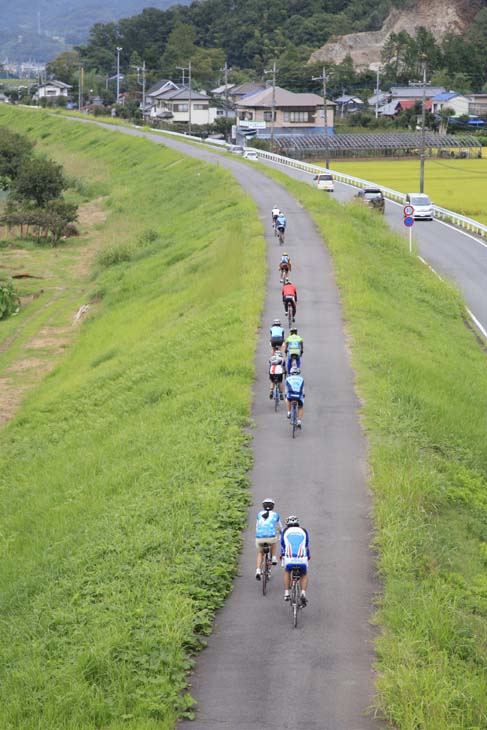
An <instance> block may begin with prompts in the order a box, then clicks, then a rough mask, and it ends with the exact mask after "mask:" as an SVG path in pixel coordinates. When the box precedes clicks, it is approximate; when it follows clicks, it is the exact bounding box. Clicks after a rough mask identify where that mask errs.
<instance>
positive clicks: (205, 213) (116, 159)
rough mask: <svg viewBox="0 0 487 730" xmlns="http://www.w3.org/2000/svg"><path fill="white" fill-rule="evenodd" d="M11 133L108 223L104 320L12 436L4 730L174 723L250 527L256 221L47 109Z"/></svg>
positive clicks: (5, 491)
mask: <svg viewBox="0 0 487 730" xmlns="http://www.w3.org/2000/svg"><path fill="white" fill-rule="evenodd" d="M0 124H9V125H11V126H12V127H14V128H15V129H17V130H18V131H19V132H28V133H30V134H31V135H32V136H33V138H36V139H38V140H39V143H40V145H39V146H40V147H42V149H43V150H45V151H46V152H47V153H48V154H49V155H50V156H53V157H56V158H57V159H60V160H61V161H63V162H64V163H65V164H66V165H67V167H68V170H69V171H70V172H71V174H76V172H77V169H78V171H79V169H82V170H83V171H85V172H86V170H87V168H88V167H89V166H90V164H92V165H93V167H94V171H95V177H96V187H97V194H98V195H99V194H100V192H103V193H104V194H105V195H106V196H107V198H106V201H105V209H106V212H107V214H108V219H107V222H106V223H105V224H104V226H103V228H102V233H103V236H104V238H105V247H104V249H103V250H102V251H101V252H100V253H99V254H98V259H97V261H98V264H97V275H96V277H95V278H94V280H93V282H92V284H91V286H90V291H91V294H92V298H93V304H94V306H93V309H92V312H91V314H90V315H89V318H88V320H87V321H86V322H85V323H84V324H83V326H82V327H81V330H80V334H79V337H78V339H77V341H76V343H75V345H74V346H73V347H72V348H70V349H69V351H68V352H67V353H66V354H65V355H64V357H63V359H62V360H61V362H60V363H59V364H58V365H57V367H56V369H55V370H54V371H53V372H52V373H51V374H50V375H49V376H48V378H47V379H46V380H45V381H44V382H43V384H42V386H41V387H40V388H39V389H38V390H36V392H35V393H33V394H32V395H31V396H30V397H29V398H28V399H27V401H26V403H25V404H24V406H23V408H22V409H21V411H20V413H19V416H18V418H17V419H16V420H14V421H13V422H12V423H11V424H9V425H8V426H7V427H6V428H5V429H4V430H3V431H2V432H1V433H0V454H1V457H0V475H1V476H0V502H1V508H0V536H1V539H0V545H1V561H0V595H1V597H2V599H1V612H0V617H1V619H0V620H1V626H2V631H1V639H0V706H1V708H2V710H1V721H0V725H1V726H2V727H5V728H7V727H8V728H18V729H19V730H20V729H21V730H31V729H32V730H33V729H34V728H35V729H36V730H39V729H40V728H45V729H46V730H47V729H48V730H56V729H58V728H59V729H60V728H63V730H67V729H69V730H80V729H85V728H86V729H88V728H102V727H103V728H110V729H111V730H112V729H114V728H121V727H123V728H134V729H135V728H137V730H149V728H154V729H155V728H158V729H159V730H160V729H161V728H173V725H174V721H175V718H176V717H177V716H178V715H179V714H181V713H184V712H185V711H187V710H188V709H189V708H190V707H191V698H189V696H188V695H185V694H184V688H185V686H186V681H187V671H188V669H189V668H190V666H191V658H190V657H191V654H192V652H193V651H194V650H195V649H196V648H197V647H198V646H200V643H201V636H202V635H204V634H205V633H206V632H207V631H208V630H209V628H210V626H211V620H212V616H213V612H214V610H215V608H216V607H217V606H219V605H220V604H221V602H222V600H223V597H224V594H225V593H226V592H227V591H228V590H229V589H230V586H231V579H232V574H233V571H234V568H235V558H236V555H237V552H238V549H239V545H238V532H239V529H240V527H241V526H242V523H243V521H244V519H245V513H246V506H247V500H248V492H247V476H246V471H247V468H248V466H249V459H250V456H249V452H248V450H247V448H246V436H245V433H244V431H243V428H244V426H245V424H246V423H247V420H248V416H249V404H250V392H251V383H252V380H253V368H252V365H251V363H252V359H253V350H254V346H255V333H256V327H257V325H258V320H259V311H260V307H261V299H262V292H263V287H264V273H265V263H264V243H263V238H262V231H261V225H260V222H258V221H257V217H256V211H255V208H254V206H253V204H252V203H251V202H250V201H249V200H248V199H247V198H246V197H245V196H243V194H242V192H241V189H240V188H239V187H238V186H237V185H236V184H235V183H234V181H233V179H232V178H231V176H229V175H228V174H226V173H225V172H223V171H221V170H220V169H218V168H216V167H212V166H208V165H205V164H203V163H200V162H197V161H193V160H191V159H186V158H182V157H180V156H179V155H178V154H177V153H174V152H172V151H170V150H167V149H164V148H163V147H159V146H156V145H154V144H152V143H149V142H146V141H144V140H140V139H129V138H127V137H122V136H119V135H115V134H111V133H109V132H105V131H104V130H99V129H96V128H91V127H86V126H85V125H76V124H73V123H72V122H69V121H65V120H60V119H53V118H52V117H48V116H47V115H45V114H43V113H35V114H33V113H31V112H29V111H25V112H23V111H20V110H7V109H6V110H5V111H4V110H3V109H2V110H0ZM117 261H118V263H116V262H117ZM242 267H243V268H242ZM18 321H19V323H20V322H21V320H18ZM0 331H1V330H0Z"/></svg>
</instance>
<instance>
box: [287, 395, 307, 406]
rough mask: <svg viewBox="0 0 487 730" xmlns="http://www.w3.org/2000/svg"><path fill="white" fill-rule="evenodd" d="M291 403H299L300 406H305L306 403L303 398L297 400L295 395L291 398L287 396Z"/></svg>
mask: <svg viewBox="0 0 487 730" xmlns="http://www.w3.org/2000/svg"><path fill="white" fill-rule="evenodd" d="M286 397H287V399H288V402H289V403H297V404H298V406H304V401H303V400H302V399H301V398H297V397H296V396H295V395H292V396H291V397H289V396H286Z"/></svg>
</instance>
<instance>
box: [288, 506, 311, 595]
mask: <svg viewBox="0 0 487 730" xmlns="http://www.w3.org/2000/svg"><path fill="white" fill-rule="evenodd" d="M310 559H311V554H310V551H309V534H308V531H307V530H305V529H304V527H300V526H299V518H298V517H296V515H290V516H289V517H288V518H287V520H286V527H285V528H284V530H283V531H282V532H281V560H282V564H283V568H284V600H285V601H289V588H290V586H291V570H292V569H293V568H300V570H301V605H302V606H306V604H307V603H308V599H307V597H306V590H307V588H308V562H309V560H310Z"/></svg>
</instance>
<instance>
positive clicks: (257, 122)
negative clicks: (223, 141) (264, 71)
mask: <svg viewBox="0 0 487 730" xmlns="http://www.w3.org/2000/svg"><path fill="white" fill-rule="evenodd" d="M274 105H275V119H274V132H275V133H284V134H285V133H287V132H288V133H289V132H296V131H297V132H301V133H303V132H309V131H320V132H321V131H323V126H324V120H323V117H324V114H323V106H324V104H323V97H322V96H318V94H295V93H294V92H292V91H287V90H286V89H282V88H281V87H280V86H276V87H275V98H274V92H273V89H272V87H271V86H269V87H268V88H266V89H261V90H260V91H256V92H254V93H253V94H249V95H247V96H245V97H244V98H242V99H240V101H238V102H237V104H236V110H237V134H238V133H239V132H240V133H241V134H244V130H252V129H257V130H258V134H259V136H264V137H265V136H269V133H270V131H271V128H272V126H273V125H272V109H273V106H274ZM335 106H336V104H335V103H334V102H333V101H327V103H326V121H327V126H328V129H329V130H330V131H331V132H332V131H333V128H334V121H335Z"/></svg>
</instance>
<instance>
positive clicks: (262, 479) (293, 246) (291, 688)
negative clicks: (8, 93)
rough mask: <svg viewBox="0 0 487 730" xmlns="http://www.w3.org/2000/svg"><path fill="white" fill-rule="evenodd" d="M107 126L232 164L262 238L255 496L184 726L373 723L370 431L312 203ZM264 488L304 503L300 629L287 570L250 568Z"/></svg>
mask: <svg viewBox="0 0 487 730" xmlns="http://www.w3.org/2000/svg"><path fill="white" fill-rule="evenodd" d="M109 128H110V129H111V130H112V131H114V132H115V131H117V132H122V133H129V134H137V135H142V134H143V136H145V137H148V138H149V139H151V140H153V141H155V142H157V143H159V144H164V145H167V146H169V147H172V148H174V149H177V150H179V151H181V152H184V154H187V155H191V156H194V157H198V158H200V159H204V160H206V161H209V162H216V163H217V164H219V165H222V166H224V167H226V168H227V169H229V170H230V171H231V172H232V173H233V174H234V176H235V178H236V179H237V181H238V182H239V183H240V185H241V186H242V188H243V189H244V190H245V191H246V192H248V193H249V194H250V195H251V196H252V197H253V199H254V200H255V202H256V203H257V205H258V208H259V212H260V215H261V217H262V219H263V221H264V225H265V233H266V238H267V243H268V251H267V259H268V266H269V276H268V282H267V298H266V303H265V309H264V312H263V319H262V330H261V333H260V336H259V343H258V349H257V356H256V357H257V361H256V362H257V379H256V382H255V391H254V406H253V418H254V422H255V435H254V440H253V452H254V467H253V470H252V474H251V478H252V497H253V501H254V506H253V508H252V509H251V514H250V515H249V523H248V528H247V530H246V532H245V535H244V548H243V552H242V555H241V560H240V574H239V577H237V579H236V580H235V585H234V590H233V593H232V595H231V596H230V597H229V599H228V600H227V601H226V604H225V606H224V608H223V609H222V610H221V611H220V612H219V614H218V616H217V618H216V622H215V630H214V633H213V635H212V636H211V637H210V639H209V642H208V647H207V648H206V649H205V650H204V651H203V652H202V653H201V655H200V656H199V658H198V662H197V668H196V671H195V673H194V675H193V677H192V691H193V694H194V695H195V697H196V699H197V700H198V707H197V716H196V720H195V721H194V722H191V723H189V722H183V723H182V726H184V727H187V728H188V730H189V729H192V730H203V729H209V728H211V729H212V730H214V729H215V728H222V729H232V730H271V729H273V728H279V730H281V729H282V728H299V727H301V728H306V730H375V729H376V728H378V727H379V725H378V723H377V722H376V721H374V720H373V718H371V717H370V716H369V715H366V714H365V713H366V711H367V709H368V707H369V706H370V704H371V702H372V697H373V672H372V662H373V658H374V657H373V651H372V638H373V637H372V630H371V628H370V625H369V618H370V614H371V603H372V600H373V596H374V592H375V590H376V589H377V586H376V585H375V582H374V581H375V577H374V561H373V557H372V554H371V552H370V549H369V543H370V538H371V535H370V529H371V526H370V523H369V518H368V513H369V510H370V506H371V504H370V497H369V494H368V492H367V486H366V469H367V467H366V444H365V441H364V437H363V434H362V432H361V429H360V425H359V415H358V411H359V402H358V400H357V397H356V395H355V392H354V383H353V372H352V370H351V367H350V363H349V358H348V353H347V347H346V338H345V335H344V331H343V323H342V318H341V311H340V305H339V298H338V291H337V288H336V285H335V282H334V278H333V273H332V270H331V264H330V258H329V256H328V253H327V250H326V248H325V246H324V245H323V241H322V239H321V237H320V235H319V233H318V232H317V230H316V228H315V226H314V223H313V221H312V220H311V217H310V216H309V214H308V213H307V212H306V210H304V209H303V208H302V207H301V206H300V205H299V204H298V202H297V201H296V200H295V199H294V198H293V197H292V196H291V195H290V194H289V193H288V192H287V191H286V190H285V189H284V188H282V187H281V186H280V185H278V184H277V183H275V182H273V181H272V180H269V179H268V178H267V177H266V176H265V175H263V174H262V173H261V172H260V171H259V169H258V167H257V166H255V167H253V166H249V165H246V164H243V163H242V162H241V161H239V160H238V159H235V158H233V157H232V156H230V155H227V156H222V155H215V154H213V153H212V152H211V151H208V150H205V149H201V148H198V147H194V146H189V145H185V144H184V143H181V142H179V141H175V140H172V139H168V138H166V137H164V138H161V137H160V136H157V135H155V134H150V133H142V132H138V131H137V130H128V129H123V128H114V127H111V126H110V127H109ZM275 203H277V204H278V205H279V206H280V207H281V208H282V209H283V210H284V211H285V213H286V216H287V219H288V231H287V235H286V243H285V247H284V249H285V250H288V251H289V253H290V254H291V257H292V261H293V272H292V273H293V277H292V278H293V281H294V283H295V284H296V286H297V289H298V298H299V304H298V313H297V317H296V323H297V325H298V326H299V333H300V334H301V335H302V337H303V338H304V343H305V354H304V358H303V367H302V373H303V376H304V378H305V390H306V401H305V413H304V419H303V430H302V431H301V432H299V433H298V435H297V438H296V439H295V440H294V441H293V440H292V438H291V432H290V426H289V423H288V421H287V419H286V417H285V408H282V409H281V410H280V411H279V412H278V413H277V414H276V413H274V406H273V404H272V403H271V402H270V401H269V399H268V375H267V363H268V358H269V344H268V329H269V325H270V323H271V322H272V320H273V319H274V318H275V317H278V316H283V307H282V302H281V295H280V284H279V277H278V274H277V266H278V262H279V259H280V253H281V251H282V250H284V249H280V247H279V246H278V244H277V243H276V239H275V238H274V236H273V234H272V229H271V226H270V211H271V208H272V207H273V205H274V204H275ZM266 496H272V497H274V498H275V500H276V508H277V509H278V511H279V512H280V513H281V515H282V517H283V518H285V517H286V516H287V515H288V514H297V515H299V517H300V519H301V524H302V525H303V526H304V527H306V528H308V530H309V532H310V545H311V552H312V560H311V564H310V583H309V589H308V596H309V606H308V607H307V608H306V609H305V610H304V611H303V612H301V615H300V619H301V623H300V626H299V627H298V629H293V627H292V622H291V611H290V609H289V606H288V605H287V604H286V603H284V601H283V598H282V595H283V589H282V573H281V570H280V569H279V568H276V569H274V571H273V577H272V579H271V584H270V588H269V591H268V594H267V596H266V597H263V596H262V591H261V587H260V583H258V582H257V581H256V580H255V547H254V539H255V538H254V522H255V515H256V512H257V511H258V509H260V503H261V501H262V499H263V498H264V497H266Z"/></svg>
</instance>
